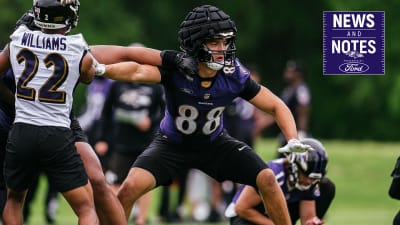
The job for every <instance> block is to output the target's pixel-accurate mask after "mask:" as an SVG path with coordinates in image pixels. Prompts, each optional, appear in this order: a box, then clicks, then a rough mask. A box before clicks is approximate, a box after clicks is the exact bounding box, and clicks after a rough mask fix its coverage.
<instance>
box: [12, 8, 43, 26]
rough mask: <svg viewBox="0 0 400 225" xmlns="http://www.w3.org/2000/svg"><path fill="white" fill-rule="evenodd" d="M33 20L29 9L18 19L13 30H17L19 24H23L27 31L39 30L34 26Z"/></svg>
mask: <svg viewBox="0 0 400 225" xmlns="http://www.w3.org/2000/svg"><path fill="white" fill-rule="evenodd" d="M34 19H35V18H34V15H33V11H32V9H29V10H28V11H26V12H25V13H24V14H23V15H22V16H21V18H19V20H18V21H17V23H16V24H15V29H17V28H18V27H19V26H20V25H21V24H24V25H25V26H26V27H28V29H29V30H40V28H39V27H38V26H36V24H35V22H34Z"/></svg>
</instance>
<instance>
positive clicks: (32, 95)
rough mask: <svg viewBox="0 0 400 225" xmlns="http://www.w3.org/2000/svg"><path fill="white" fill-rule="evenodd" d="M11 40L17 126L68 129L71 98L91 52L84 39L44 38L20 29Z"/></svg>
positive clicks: (70, 36)
mask: <svg viewBox="0 0 400 225" xmlns="http://www.w3.org/2000/svg"><path fill="white" fill-rule="evenodd" d="M10 38H11V42H10V61H11V66H12V69H13V72H14V74H15V82H16V93H15V99H16V100H15V109H16V116H15V122H23V123H29V124H33V125H38V126H59V127H68V128H69V127H70V122H71V121H70V118H69V114H70V111H71V108H72V102H73V96H72V94H73V91H74V88H75V86H76V84H77V82H78V78H79V76H80V64H81V62H82V58H83V56H84V54H85V53H86V51H87V49H88V45H87V43H86V41H85V40H84V38H83V36H82V35H81V34H77V35H68V36H64V35H59V34H44V33H42V32H41V31H30V30H29V29H28V28H26V27H25V26H20V27H19V28H18V29H17V30H16V31H15V32H14V33H13V34H12V35H11V36H10Z"/></svg>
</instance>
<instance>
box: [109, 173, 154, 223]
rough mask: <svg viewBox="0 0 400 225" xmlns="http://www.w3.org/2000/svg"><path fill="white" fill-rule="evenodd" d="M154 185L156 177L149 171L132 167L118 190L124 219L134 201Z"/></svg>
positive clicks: (128, 214)
mask: <svg viewBox="0 0 400 225" xmlns="http://www.w3.org/2000/svg"><path fill="white" fill-rule="evenodd" d="M155 187H156V179H155V177H154V176H153V174H152V173H151V172H149V171H148V170H146V169H142V168H139V167H133V168H132V169H131V170H130V171H129V173H128V176H127V177H126V179H125V181H124V182H123V183H122V185H121V187H120V188H119V190H118V194H117V196H118V199H119V201H120V202H121V204H122V207H123V208H124V211H125V218H126V220H128V219H129V216H130V212H131V211H132V207H133V205H134V204H135V202H136V201H137V200H138V199H139V198H140V197H141V196H143V195H144V194H146V193H147V192H149V191H151V190H152V189H153V188H155Z"/></svg>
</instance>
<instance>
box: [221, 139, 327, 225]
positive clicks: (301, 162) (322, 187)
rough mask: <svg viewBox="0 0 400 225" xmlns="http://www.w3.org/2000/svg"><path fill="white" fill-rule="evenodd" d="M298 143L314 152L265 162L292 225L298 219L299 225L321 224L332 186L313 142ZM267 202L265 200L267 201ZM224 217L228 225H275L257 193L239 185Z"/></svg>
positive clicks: (323, 153) (324, 159)
mask: <svg viewBox="0 0 400 225" xmlns="http://www.w3.org/2000/svg"><path fill="white" fill-rule="evenodd" d="M301 142H302V143H304V144H308V145H310V146H311V147H313V148H314V151H309V152H306V153H291V154H289V155H288V156H287V157H286V158H280V159H276V160H272V161H269V162H268V163H267V165H268V166H269V167H270V168H271V169H272V170H273V171H274V173H275V176H276V179H277V181H278V183H279V185H280V187H281V189H282V191H283V193H284V195H285V197H286V202H287V205H288V208H289V214H290V219H291V221H292V224H296V221H297V220H298V219H300V221H301V224H302V225H319V224H323V221H322V220H321V219H320V218H323V217H324V215H325V213H326V211H327V210H328V207H329V205H330V204H331V202H332V200H333V198H334V195H335V185H334V184H333V183H332V181H330V180H329V179H328V178H327V177H325V174H326V165H327V163H328V155H327V153H326V150H325V148H324V146H323V145H322V144H321V142H319V141H318V140H316V139H313V138H305V139H302V140H301ZM267 201H268V200H267ZM225 215H226V216H227V217H228V218H230V224H231V225H255V224H271V225H273V224H275V223H273V222H272V221H271V219H270V217H269V212H267V211H266V210H265V208H264V206H263V203H262V199H261V197H260V195H259V194H258V193H257V191H256V190H255V189H254V188H253V187H251V186H247V185H241V187H239V189H238V191H237V192H236V194H235V196H234V198H233V200H232V203H231V204H230V205H229V206H228V207H227V209H226V211H225Z"/></svg>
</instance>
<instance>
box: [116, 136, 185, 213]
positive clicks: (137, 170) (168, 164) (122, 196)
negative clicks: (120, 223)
mask: <svg viewBox="0 0 400 225" xmlns="http://www.w3.org/2000/svg"><path fill="white" fill-rule="evenodd" d="M178 147H179V146H177V145H176V144H174V143H171V142H170V141H169V140H168V139H167V138H166V137H163V136H162V135H157V136H156V137H155V139H154V140H153V142H152V143H150V145H149V146H148V147H147V149H146V150H145V151H144V152H143V153H142V154H141V155H140V156H139V157H138V158H137V160H136V161H135V163H134V164H133V166H132V168H131V169H130V171H129V173H128V176H127V177H126V179H125V180H124V182H123V183H122V185H121V187H120V189H119V190H118V194H117V196H118V199H119V200H120V202H121V204H122V207H123V208H124V210H125V216H126V219H128V218H129V213H130V212H131V210H132V207H133V204H134V203H135V202H136V201H137V200H138V199H139V198H140V197H141V196H142V195H144V194H145V193H147V192H149V191H151V190H152V189H154V188H155V187H157V186H160V185H169V184H170V183H171V182H172V179H173V177H175V176H176V174H177V171H179V170H181V169H182V168H181V165H182V164H183V163H184V162H185V161H184V157H183V156H182V154H181V153H178V150H177V148H178ZM181 151H182V150H181Z"/></svg>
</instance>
